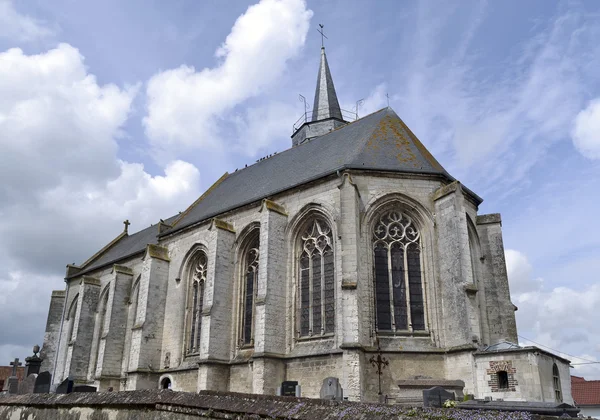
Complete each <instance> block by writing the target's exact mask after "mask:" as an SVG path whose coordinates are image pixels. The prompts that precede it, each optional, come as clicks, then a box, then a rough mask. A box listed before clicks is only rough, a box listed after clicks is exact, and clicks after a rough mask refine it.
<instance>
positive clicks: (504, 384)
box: [496, 370, 508, 389]
mask: <svg viewBox="0 0 600 420" xmlns="http://www.w3.org/2000/svg"><path fill="white" fill-rule="evenodd" d="M496 377H497V379H498V389H508V373H507V372H506V371H504V370H501V371H500V372H497V373H496Z"/></svg>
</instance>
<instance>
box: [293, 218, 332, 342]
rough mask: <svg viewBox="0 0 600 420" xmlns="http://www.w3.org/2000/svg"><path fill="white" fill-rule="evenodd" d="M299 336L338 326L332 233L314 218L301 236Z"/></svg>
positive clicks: (319, 333) (325, 225)
mask: <svg viewBox="0 0 600 420" xmlns="http://www.w3.org/2000/svg"><path fill="white" fill-rule="evenodd" d="M301 238H302V241H301V252H300V257H299V261H298V267H299V289H300V290H299V310H300V311H299V312H300V313H299V335H300V337H311V336H321V335H324V334H331V333H333V332H334V328H335V292H334V291H335V280H334V251H333V236H332V233H331V228H330V226H329V224H328V223H327V222H326V221H325V220H323V219H320V218H319V219H314V220H313V221H312V222H311V223H310V224H309V225H308V227H307V228H306V229H305V230H304V232H303V234H302V235H301Z"/></svg>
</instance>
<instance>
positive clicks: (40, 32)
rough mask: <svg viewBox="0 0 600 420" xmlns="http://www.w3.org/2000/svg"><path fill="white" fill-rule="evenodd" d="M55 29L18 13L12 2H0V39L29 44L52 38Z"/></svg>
mask: <svg viewBox="0 0 600 420" xmlns="http://www.w3.org/2000/svg"><path fill="white" fill-rule="evenodd" d="M55 33H56V29H55V28H51V27H49V26H48V25H47V24H45V23H44V22H42V21H40V20H37V19H34V18H32V17H31V16H27V15H23V14H21V13H19V12H18V11H17V10H16V9H15V6H14V4H13V2H12V0H0V38H8V39H11V40H15V41H21V42H29V41H35V40H39V39H43V38H46V37H49V36H52V35H54V34H55Z"/></svg>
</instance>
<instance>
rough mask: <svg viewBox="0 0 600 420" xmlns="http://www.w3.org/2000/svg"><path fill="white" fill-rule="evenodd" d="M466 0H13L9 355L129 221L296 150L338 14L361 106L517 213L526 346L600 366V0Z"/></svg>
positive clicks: (1, 303)
mask: <svg viewBox="0 0 600 420" xmlns="http://www.w3.org/2000/svg"><path fill="white" fill-rule="evenodd" d="M452 3H453V2H450V1H444V2H440V1H418V2H415V1H398V0H389V1H386V0H378V1H376V2H366V1H361V2H359V1H353V0H327V1H316V0H314V1H313V0H308V1H307V2H304V1H302V0H262V1H260V2H258V3H252V2H249V1H228V2H227V7H223V2H222V1H221V0H205V1H195V0H173V1H169V2H164V1H158V0H128V1H126V2H123V1H120V0H104V1H102V2H99V1H96V2H91V1H74V0H54V1H52V2H47V1H44V0H26V1H25V0H0V146H1V149H0V152H1V153H0V179H1V182H0V313H1V316H0V364H8V362H9V361H10V360H11V359H12V358H14V357H20V358H24V357H25V356H28V355H30V349H31V347H32V346H33V344H36V343H39V344H42V343H41V342H42V339H43V329H44V326H45V320H46V315H47V310H48V302H49V296H50V291H51V290H53V289H63V288H64V282H63V277H64V267H65V265H66V264H67V263H81V262H82V261H84V260H86V259H87V258H88V257H89V256H90V255H91V254H93V253H94V252H95V251H97V250H98V249H99V248H101V247H102V246H103V245H104V244H106V243H107V242H108V241H110V240H111V239H112V238H113V237H115V236H116V235H117V234H118V233H119V232H121V230H122V228H123V225H122V221H123V220H124V219H129V220H131V222H132V226H131V227H130V229H132V230H133V231H137V230H139V229H142V228H144V227H147V226H149V225H150V224H151V223H156V222H157V221H158V219H159V218H166V217H169V216H171V215H174V214H176V213H177V212H178V211H181V210H184V209H185V208H186V207H187V206H188V205H189V204H190V203H191V202H193V201H194V200H195V199H196V198H197V197H198V195H199V194H201V193H202V191H203V190H205V189H206V188H208V187H209V186H210V185H211V184H212V182H213V181H214V180H216V179H217V178H218V177H219V176H221V175H222V174H223V173H224V172H225V171H229V172H231V171H233V170H235V169H236V168H239V167H243V166H244V164H246V163H252V162H254V161H255V160H256V159H257V158H259V157H262V156H264V155H266V154H269V153H273V152H275V151H281V150H284V149H286V148H288V147H289V145H290V138H289V136H290V135H291V130H292V125H293V123H294V121H296V119H297V118H298V117H299V116H300V114H301V113H302V112H303V106H302V104H301V103H300V102H299V101H298V94H303V95H304V96H306V97H307V98H309V101H312V95H313V92H314V86H315V82H316V73H317V68H318V60H319V48H320V42H321V40H320V35H319V34H318V33H317V31H316V28H317V27H318V26H317V24H318V23H324V24H325V28H326V29H325V30H326V34H327V36H328V40H326V46H327V53H328V59H329V63H330V66H331V69H332V73H333V77H334V80H335V84H336V89H337V92H338V96H339V98H340V101H341V104H342V107H343V108H346V109H352V108H353V107H354V104H355V102H356V101H357V100H359V99H364V100H365V101H364V104H363V106H362V107H361V108H360V114H362V115H364V114H366V113H369V112H372V111H374V110H377V109H379V108H381V107H383V106H385V105H386V104H387V99H386V94H389V98H390V105H391V106H392V107H393V108H394V110H395V111H396V112H397V113H398V114H399V115H400V117H401V118H403V119H404V121H405V122H406V123H407V124H408V125H409V126H410V127H411V128H412V130H413V131H414V132H415V133H416V135H417V136H418V137H419V138H420V139H421V140H422V141H423V143H425V145H426V146H427V147H428V148H429V149H430V151H431V152H432V153H433V154H434V155H435V156H436V157H437V158H438V160H439V161H440V162H441V163H442V164H443V165H444V166H445V168H446V169H447V170H448V171H449V172H450V173H451V174H452V175H454V176H455V177H456V178H458V179H460V180H461V181H462V182H463V183H464V184H465V185H467V186H468V187H470V188H471V189H473V190H474V191H476V192H477V193H478V194H479V195H481V196H482V197H484V199H485V202H484V203H483V204H482V206H481V208H480V213H482V214H483V213H492V212H501V213H502V217H503V230H504V240H505V242H504V243H505V247H506V255H507V264H508V269H509V277H510V282H511V293H512V299H513V302H514V303H515V305H517V306H518V307H519V311H518V312H517V321H518V327H519V334H520V335H521V338H520V341H521V343H522V344H531V341H533V342H536V343H539V344H541V345H544V346H548V347H549V348H551V349H555V350H558V351H561V352H563V355H565V356H566V355H569V356H566V357H568V358H570V359H572V361H573V363H574V364H575V363H578V364H577V365H575V366H576V367H575V369H574V370H573V373H574V374H577V375H584V376H586V377H587V378H588V379H593V378H595V379H600V364H581V363H587V361H597V360H600V338H599V337H600V312H599V309H598V308H600V282H599V281H598V280H599V274H598V273H600V223H599V222H598V220H599V217H598V215H597V214H596V213H597V211H598V208H599V207H600V206H599V205H600V195H599V192H600V188H599V185H598V182H599V181H600V72H599V71H598V69H599V68H600V43H598V39H600V3H598V2H596V1H594V0H590V1H550V0H531V1H527V2H523V1H521V0H510V1H501V2H500V1H493V2H491V1H490V2H486V1H467V0H456V1H455V2H454V4H452ZM571 356H573V357H571Z"/></svg>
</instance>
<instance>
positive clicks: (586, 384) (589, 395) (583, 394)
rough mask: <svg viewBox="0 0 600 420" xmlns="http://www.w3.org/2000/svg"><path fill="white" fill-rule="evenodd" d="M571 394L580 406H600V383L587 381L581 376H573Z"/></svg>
mask: <svg viewBox="0 0 600 420" xmlns="http://www.w3.org/2000/svg"><path fill="white" fill-rule="evenodd" d="M571 394H572V395H573V400H574V401H575V404H577V405H578V406H580V407H581V406H585V405H600V381H586V380H585V379H584V378H581V377H579V376H571Z"/></svg>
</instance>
